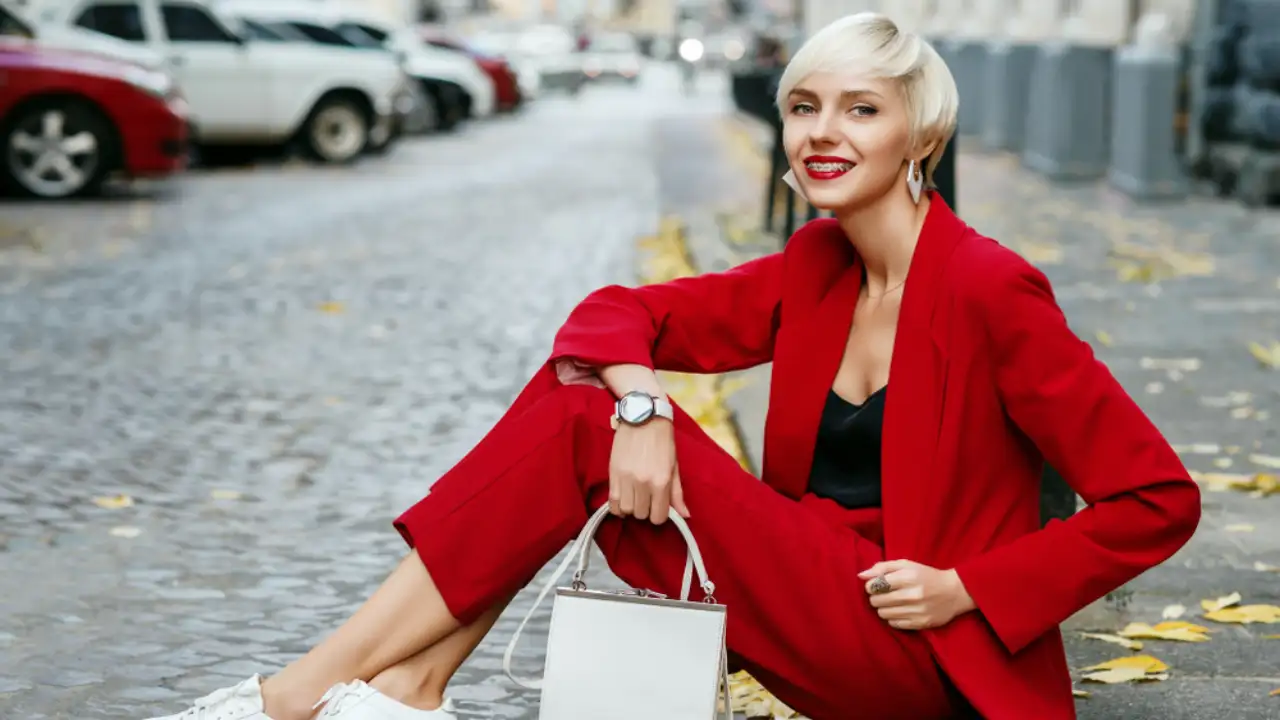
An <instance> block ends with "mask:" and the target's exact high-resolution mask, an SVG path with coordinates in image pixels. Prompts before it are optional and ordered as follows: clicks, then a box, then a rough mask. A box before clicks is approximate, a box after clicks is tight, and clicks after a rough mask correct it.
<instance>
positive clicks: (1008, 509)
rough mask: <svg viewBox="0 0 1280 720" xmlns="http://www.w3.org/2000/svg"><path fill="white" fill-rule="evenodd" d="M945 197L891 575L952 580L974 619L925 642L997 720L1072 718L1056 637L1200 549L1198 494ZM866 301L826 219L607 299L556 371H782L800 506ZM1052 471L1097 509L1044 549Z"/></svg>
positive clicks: (900, 339) (900, 483)
mask: <svg viewBox="0 0 1280 720" xmlns="http://www.w3.org/2000/svg"><path fill="white" fill-rule="evenodd" d="M931 197H932V206H931V208H930V210H929V213H928V217H927V219H926V221H925V224H924V228H923V230H922V231H921V235H920V240H919V243H918V245H917V247H916V250H915V254H914V257H913V258H912V261H911V268H910V272H909V274H908V277H907V283H906V288H905V294H904V296H903V300H902V309H901V314H900V316H899V320H898V330H897V338H896V341H895V345H894V352H893V360H892V363H891V365H890V381H889V382H890V384H891V386H892V387H891V390H890V393H889V395H888V396H886V397H887V398H888V400H887V403H886V407H885V418H884V440H883V445H884V448H883V451H884V459H883V479H882V482H883V491H882V492H883V518H884V545H885V557H886V558H889V559H909V560H914V561H916V562H920V563H924V564H927V565H930V566H933V567H939V568H956V570H957V572H958V573H959V575H960V578H961V579H962V580H963V582H964V585H965V587H966V588H967V589H968V591H969V594H970V595H971V596H972V597H973V600H974V602H975V604H976V605H977V608H978V609H977V611H976V612H971V613H967V614H965V615H963V616H961V617H958V618H956V619H955V620H954V621H952V622H951V623H949V624H948V625H946V626H944V627H941V628H937V629H933V630H927V631H924V632H925V635H926V636H927V637H928V639H929V642H930V644H931V645H932V647H933V649H934V654H935V656H936V657H937V659H938V662H939V663H940V664H941V665H942V667H943V668H944V669H945V671H946V672H947V674H948V675H949V676H950V677H951V679H952V681H953V682H954V683H955V684H956V686H957V687H958V688H959V689H960V691H961V692H962V693H963V694H964V695H965V696H966V697H967V698H968V699H969V701H970V702H971V703H973V705H974V706H975V707H976V708H977V709H978V710H979V712H981V713H982V715H983V716H984V717H987V718H992V719H993V720H1000V719H1002V718H1008V719H1010V720H1023V719H1024V718H1037V719H1038V720H1053V719H1056V718H1073V717H1075V705H1074V701H1073V699H1072V696H1071V678H1070V673H1069V670H1068V667H1067V662H1066V655H1065V652H1064V650H1063V645H1062V635H1061V633H1060V632H1059V629H1058V625H1059V623H1061V622H1062V621H1064V620H1066V619H1067V618H1068V617H1069V616H1071V615H1072V614H1074V613H1075V612H1076V611H1077V610H1080V609H1081V608H1083V607H1084V606H1086V605H1087V604H1089V603H1090V602H1092V601H1094V600H1096V599H1098V598H1100V597H1102V596H1103V595H1105V594H1106V593H1107V592H1110V591H1111V590H1113V589H1115V588H1117V587H1119V586H1120V585H1122V584H1124V583H1125V582H1127V581H1129V580H1130V579H1132V578H1134V577H1135V576H1137V575H1139V574H1140V573H1142V572H1143V571H1145V570H1147V569H1148V568H1150V567H1152V566H1153V565H1157V564H1159V563H1161V562H1163V561H1164V560H1165V559H1167V558H1168V557H1169V556H1170V555H1172V554H1173V553H1174V552H1175V551H1177V550H1178V548H1180V547H1181V546H1182V545H1183V544H1184V543H1185V542H1186V541H1187V540H1188V539H1190V537H1191V535H1192V533H1193V532H1194V531H1195V528H1196V525H1197V524H1198V523H1199V520H1200V492H1199V488H1198V487H1197V485H1196V484H1195V483H1194V482H1193V481H1192V480H1191V479H1190V477H1189V476H1188V473H1187V471H1186V469H1185V468H1184V466H1183V464H1182V462H1181V460H1180V459H1179V458H1178V456H1177V454H1176V453H1175V452H1174V451H1173V449H1172V448H1171V447H1170V446H1169V444H1168V443H1167V442H1166V441H1165V439H1164V438H1163V436H1162V435H1161V433H1160V432H1159V431H1158V430H1157V429H1156V427H1155V426H1154V425H1153V424H1152V423H1151V421H1150V420H1149V419H1148V418H1147V417H1146V416H1145V414H1144V413H1143V412H1142V411H1141V410H1140V409H1139V407H1138V405H1137V404H1136V403H1135V402H1134V401H1133V400H1132V399H1131V398H1130V397H1129V395H1128V394H1127V393H1126V392H1125V391H1124V389H1123V388H1122V387H1121V386H1120V384H1119V383H1118V382H1117V381H1116V380H1115V379H1114V378H1113V377H1112V375H1111V373H1110V372H1109V371H1108V370H1107V368H1106V366H1105V365H1103V364H1102V363H1101V362H1099V361H1098V360H1096V359H1095V358H1094V355H1093V351H1092V349H1091V348H1090V346H1089V345H1088V344H1087V343H1085V342H1084V341H1082V340H1080V339H1079V338H1078V337H1077V336H1076V335H1075V334H1074V333H1072V331H1071V330H1070V329H1069V328H1068V326H1067V322H1066V319H1065V318H1064V316H1063V314H1062V311H1061V310H1060V309H1059V308H1058V305H1057V303H1056V302H1055V300H1054V296H1053V292H1052V290H1051V289H1050V286H1049V282H1048V280H1047V279H1046V278H1045V276H1044V275H1043V274H1042V273H1041V272H1040V271H1039V270H1037V269H1036V268H1035V267H1033V266H1032V265H1030V264H1029V263H1027V262H1026V261H1025V260H1024V259H1023V258H1021V257H1020V256H1018V255H1017V254H1016V253H1014V252H1012V251H1010V250H1008V249H1007V248H1004V247H1002V246H1001V245H999V244H997V243H996V242H995V241H993V240H991V239H989V238H986V237H983V236H982V235H979V234H978V233H977V232H975V231H974V230H973V229H972V228H970V227H968V226H967V225H965V224H964V223H963V222H962V221H961V220H960V219H959V218H957V217H956V216H955V215H954V214H953V213H952V212H951V210H950V208H948V207H947V206H946V204H945V203H944V202H943V201H942V199H941V198H940V197H938V196H937V195H936V194H931ZM860 282H861V272H860V269H859V266H858V259H857V257H856V256H855V254H854V252H853V248H852V245H851V244H850V242H849V241H848V240H847V239H846V237H845V235H844V233H843V231H841V229H840V227H839V225H838V224H837V223H836V222H835V221H834V220H830V219H821V220H815V221H812V222H810V223H808V224H806V225H804V226H803V227H801V228H800V229H799V230H798V231H797V232H796V234H795V235H794V236H793V237H792V239H791V241H790V242H789V243H788V245H787V247H786V249H785V250H784V251H783V252H779V253H776V254H773V255H769V256H767V257H763V258H760V259H757V260H753V261H751V262H748V263H745V264H743V265H741V266H739V267H736V268H733V269H731V270H728V271H725V272H721V273H713V274H707V275H702V276H698V277H693V278H685V279H679V280H675V281H672V282H668V283H663V284H660V285H652V286H647V287H641V288H622V287H607V288H604V289H601V290H598V291H596V292H594V293H593V294H591V295H590V296H589V297H587V299H586V300H585V301H583V302H582V303H581V304H580V305H579V306H578V307H577V308H576V309H575V310H574V311H573V312H572V313H571V315H570V317H569V320H568V322H567V323H566V324H565V325H564V327H563V328H562V329H561V331H560V333H559V334H558V335H557V338H556V343H555V348H554V351H553V360H560V359H565V358H569V359H573V360H575V361H577V362H580V363H585V364H590V365H596V366H603V365H609V364H616V363H637V364H641V365H647V366H649V367H652V368H655V369H660V370H671V371H678V372H689V373H720V372H724V371H729V370H739V369H743V368H747V367H751V366H755V365H760V364H763V363H766V362H769V361H773V377H772V382H771V386H770V405H769V414H768V419H767V421H766V427H765V459H764V468H763V473H762V479H763V480H764V482H766V483H768V484H769V485H770V486H771V487H773V488H774V489H776V490H777V491H778V492H780V493H783V494H784V495H787V496H790V497H799V496H801V495H802V494H803V493H804V492H805V489H806V485H807V481H808V476H809V470H810V465H811V463H812V459H813V449H814V443H815V437H816V433H817V427H818V420H819V417H820V415H821V413H822V406H823V402H824V401H825V399H826V396H827V391H828V389H829V388H830V387H831V384H832V381H833V380H834V379H835V375H836V370H837V368H838V367H839V364H840V360H841V356H842V353H843V350H844V346H845V342H846V340H847V338H848V332H849V329H850V324H851V322H852V318H853V309H854V305H855V303H856V301H857V297H858V288H859V284H860ZM1045 460H1047V461H1048V462H1049V463H1050V464H1051V465H1052V466H1053V467H1054V468H1055V469H1056V470H1058V471H1059V472H1060V473H1061V474H1062V476H1063V477H1064V478H1065V480H1066V481H1067V482H1068V483H1069V484H1070V485H1071V487H1073V488H1074V489H1075V490H1076V492H1077V493H1079V495H1080V496H1081V497H1083V498H1084V500H1085V502H1086V503H1087V504H1088V507H1086V508H1085V509H1084V510H1081V511H1080V512H1078V513H1076V514H1075V515H1074V516H1073V517H1071V518H1070V519H1068V520H1066V521H1056V520H1055V521H1052V522H1050V523H1049V524H1048V525H1047V526H1045V527H1044V528H1043V529H1042V528H1041V527H1040V503H1039V489H1040V475H1041V472H1042V469H1043V464H1044V461H1045ZM797 602H799V601H797ZM798 608H799V605H797V611H798Z"/></svg>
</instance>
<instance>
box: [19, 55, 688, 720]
mask: <svg viewBox="0 0 1280 720" xmlns="http://www.w3.org/2000/svg"><path fill="white" fill-rule="evenodd" d="M691 102H693V101H690V100H688V99H686V98H682V97H681V96H680V95H679V94H678V91H677V90H675V88H674V81H672V80H670V79H669V78H666V76H665V75H658V76H655V77H651V78H649V79H648V82H647V83H646V85H645V86H643V87H641V88H640V89H638V90H627V89H620V88H619V89H614V88H599V89H592V90H589V91H588V92H587V93H585V94H584V95H583V96H582V97H580V98H578V99H577V100H569V99H558V98H547V99H545V100H543V101H540V102H539V103H537V104H535V105H534V106H533V107H531V108H530V109H529V110H528V111H527V112H525V113H522V114H521V115H518V116H515V117H510V118H498V119H495V120H492V121H490V122H487V123H483V124H477V125H475V126H473V127H469V128H467V129H466V130H464V131H463V132H462V133H461V134H459V135H456V136H450V137H437V138H428V139H424V140H421V141H410V142H407V143H406V144H405V146H403V147H401V148H399V149H397V150H396V151H395V152H393V153H392V155H391V156H389V157H388V158H384V159H377V160H369V161H367V162H364V163H362V164H361V165H359V166H358V167H355V168H347V169H335V170H329V169H319V168H314V167H303V168H295V167H287V166H286V167H278V168H261V169H257V170H229V171H219V172H211V173H206V174H193V175H192V176H190V177H188V178H185V179H183V180H181V181H180V182H177V183H173V184H171V186H168V187H163V186H162V187H161V188H159V189H155V190H153V191H149V192H150V193H151V194H148V193H146V192H144V193H142V194H139V195H136V196H125V197H122V198H117V199H115V200H113V201H108V202H100V201H95V202H85V203H80V204H72V205H56V206H55V205H26V204H18V203H12V202H8V203H5V205H4V209H3V213H4V216H5V218H4V220H3V222H2V223H0V343H2V346H0V350H2V351H3V357H4V358H5V359H6V360H5V369H4V381H3V383H0V577H3V578H4V580H3V583H0V717H4V718H13V719H14V720H19V719H21V720H37V719H40V718H74V719H75V720H98V719H105V718H141V717H146V716H148V715H150V714H154V713H156V712H158V711H161V710H168V711H172V709H177V708H180V707H182V706H183V704H184V701H185V700H187V699H189V698H192V697H194V696H198V695H201V694H204V693H206V692H208V691H211V690H213V689H215V688H217V687H221V686H223V685H227V684H229V683H232V682H234V681H236V680H238V679H241V678H243V677H244V676H247V675H248V674H250V673H253V672H270V671H272V670H273V669H275V668H278V667H280V666H281V665H283V664H284V663H286V662H288V661H289V660H290V659H292V658H293V657H295V656H296V655H297V654H298V653H300V652H302V651H304V650H306V649H307V648H308V647H309V646H311V645H312V644H314V643H315V642H316V641H317V640H318V639H320V638H322V637H323V636H325V635H326V634H327V633H328V632H330V631H331V629H332V628H333V627H334V626H335V625H336V624H337V623H338V622H340V621H341V620H342V619H343V618H344V617H346V616H347V615H348V614H349V613H350V612H352V611H353V610H354V609H355V608H356V607H357V606H358V604H359V603H360V602H361V601H362V600H363V598H365V597H366V596H367V595H368V594H369V593H370V592H371V591H372V590H373V589H374V588H375V587H376V586H377V584H378V583H379V582H380V581H381V580H382V578H383V577H384V576H385V574H386V573H387V572H389V570H390V569H391V568H392V567H393V566H394V563H395V562H396V561H397V559H398V558H399V557H401V556H402V555H403V553H404V546H403V543H402V541H401V540H400V538H399V537H398V535H396V533H395V532H394V531H393V530H392V528H391V526H390V520H391V519H392V518H393V517H394V516H395V515H396V514H398V512H400V511H401V510H403V509H404V508H405V507H407V506H408V505H409V504H411V503H412V502H414V501H415V500H416V499H418V498H419V497H421V496H422V495H423V494H424V493H425V492H426V491H427V489H428V488H429V487H430V484H431V482H432V480H433V479H434V478H435V477H437V476H438V475H439V474H440V472H441V471H442V470H444V469H445V468H447V467H448V466H449V465H450V464H451V463H452V462H454V461H456V460H457V459H458V458H459V457H461V455H462V454H463V453H464V452H465V451H466V450H467V449H468V448H469V447H470V446H471V445H472V444H474V442H475V441H476V440H478V439H479V437H480V435H481V434H482V433H483V432H484V431H486V430H487V429H488V428H489V427H490V426H491V425H492V423H493V422H494V421H495V420H496V419H497V417H498V416H499V414H500V413H501V411H502V410H503V409H504V407H505V405H506V404H507V403H508V402H509V401H510V400H511V399H512V398H513V397H514V393H515V392H516V391H517V390H518V389H519V388H520V387H521V386H522V384H523V381H524V380H525V379H526V378H527V377H528V375H529V374H530V372H531V371H532V370H533V369H535V368H536V366H537V365H538V364H539V363H540V362H542V360H543V359H544V357H545V354H546V352H547V350H548V349H549V345H550V340H551V336H552V334H553V332H554V331H555V329H556V327H558V325H559V323H560V322H561V321H562V320H563V318H564V316H565V314H566V313H567V312H568V310H569V309H570V307H571V306H572V305H573V303H575V302H576V301H577V300H579V299H580V298H581V297H582V296H584V295H585V294H586V293H587V292H588V291H589V290H591V289H593V288H595V287H597V286H599V285H602V284H605V283H608V282H617V281H623V282H628V281H630V278H631V277H632V275H631V273H632V271H633V267H632V261H633V249H634V242H635V240H636V238H637V237H638V236H640V235H644V234H649V233H652V232H654V231H655V229H656V225H657V221H658V213H659V207H658V198H657V182H656V177H655V173H654V162H653V155H652V151H653V143H654V141H655V138H654V135H653V132H652V127H653V122H654V120H655V119H656V118H658V117H660V116H663V115H664V114H670V113H677V114H679V113H684V112H688V110H687V108H689V107H692V106H691V105H690V103H691ZM694 105H696V102H694ZM117 494H127V495H129V496H131V497H132V498H134V499H135V501H136V502H135V504H134V505H133V506H132V507H128V508H123V509H116V510H108V509H102V508H99V507H98V506H97V505H95V504H94V502H93V499H94V498H95V497H98V496H114V495H117ZM234 494H240V496H239V497H238V498H235V499H226V498H227V497H229V496H230V495H234ZM219 498H222V499H219ZM121 528H126V529H124V530H121ZM130 529H136V530H130ZM113 531H115V532H116V533H117V534H113ZM131 532H140V534H138V535H137V536H136V537H120V536H118V535H119V534H123V535H128V534H130V533H131ZM596 567H597V568H600V567H603V563H600V562H597V563H596ZM540 580H541V578H540ZM602 582H607V581H605V580H603V579H602ZM531 599H532V594H531V593H530V592H526V593H525V594H523V595H522V596H520V598H518V599H517V601H516V603H515V604H514V605H513V607H512V609H511V610H510V611H509V612H508V613H507V615H506V616H505V617H504V618H503V619H502V620H501V621H500V623H499V625H498V627H497V628H496V630H495V632H494V633H493V634H492V635H491V637H490V638H489V639H488V640H487V641H486V643H485V644H484V645H483V646H482V647H481V648H480V650H479V651H478V652H477V653H476V655H475V656H474V657H473V658H472V660H471V661H470V662H469V663H468V665H467V666H466V667H464V669H463V671H462V673H461V674H460V675H459V676H458V677H457V678H456V681H455V683H454V685H453V687H452V688H451V694H452V695H453V696H454V697H455V698H456V699H457V700H458V701H459V706H460V708H461V710H462V712H463V714H464V717H501V718H524V717H532V711H531V710H530V707H531V706H532V705H533V704H534V703H535V702H536V696H535V695H534V694H532V693H528V692H520V691H517V690H516V689H515V688H514V687H513V686H512V685H511V683H509V682H508V681H507V680H506V678H505V677H503V676H502V674H501V670H500V668H501V661H500V658H501V651H502V649H503V647H504V646H505V643H506V640H507V639H508V637H509V633H510V631H511V630H512V629H513V627H514V623H515V622H516V621H518V619H519V617H520V616H521V615H522V614H523V612H524V610H525V609H526V608H527V603H528V602H529V601H530V600H531ZM545 622H546V615H545V614H544V615H543V617H542V619H541V621H540V627H535V628H534V634H533V637H532V639H531V640H530V641H529V643H528V644H527V645H526V646H525V647H524V648H523V650H522V652H521V654H520V656H519V659H520V661H521V667H522V669H523V670H524V671H525V672H530V671H536V668H537V667H539V660H540V650H541V647H540V646H541V642H540V640H539V639H538V633H537V631H538V630H539V629H544V628H545Z"/></svg>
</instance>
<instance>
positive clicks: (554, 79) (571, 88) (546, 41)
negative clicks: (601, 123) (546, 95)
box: [511, 25, 587, 95]
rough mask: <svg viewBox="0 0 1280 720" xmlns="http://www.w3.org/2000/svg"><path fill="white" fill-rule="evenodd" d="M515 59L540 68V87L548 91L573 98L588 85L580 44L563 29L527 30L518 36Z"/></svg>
mask: <svg viewBox="0 0 1280 720" xmlns="http://www.w3.org/2000/svg"><path fill="white" fill-rule="evenodd" d="M511 55H512V56H513V57H514V58H516V59H518V60H519V61H520V62H522V63H528V64H529V65H531V66H532V67H534V68H537V73H538V85H539V87H541V88H542V89H544V90H564V91H566V92H568V93H569V94H571V95H572V94H577V93H578V91H579V90H581V89H582V86H583V84H585V83H586V80H587V76H586V74H585V73H583V66H582V59H583V58H582V53H579V52H578V45H577V40H575V39H574V37H573V35H572V34H571V33H570V32H569V31H568V30H565V29H564V28H562V27H560V26H559V25H534V26H533V27H529V28H526V29H524V30H523V31H521V32H520V33H519V34H518V35H517V36H516V39H515V43H514V47H513V48H512V51H511Z"/></svg>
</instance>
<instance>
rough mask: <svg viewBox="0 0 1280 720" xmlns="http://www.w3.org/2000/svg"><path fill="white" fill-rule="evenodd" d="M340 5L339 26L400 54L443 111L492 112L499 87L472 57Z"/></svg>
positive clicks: (472, 114) (469, 115) (463, 114)
mask: <svg viewBox="0 0 1280 720" xmlns="http://www.w3.org/2000/svg"><path fill="white" fill-rule="evenodd" d="M339 7H340V8H341V10H340V11H339V13H340V15H341V18H340V20H339V22H338V24H337V26H336V27H337V29H338V30H340V31H343V32H360V33H364V34H365V35H368V36H369V37H372V38H373V39H375V40H377V41H378V42H380V43H382V44H383V45H384V46H385V47H387V48H390V49H391V50H392V51H394V52H397V53H399V54H400V55H401V57H402V58H404V60H405V63H406V65H405V67H406V68H407V69H408V71H409V73H410V74H411V75H413V76H414V77H415V78H417V79H418V80H419V82H420V83H421V84H422V89H423V91H424V92H425V93H426V94H427V95H428V97H430V98H432V100H433V102H436V103H438V109H439V111H440V112H442V113H452V112H453V108H454V107H455V106H461V118H459V119H462V118H482V117H488V116H489V115H492V114H493V112H494V109H495V108H496V105H497V89H496V88H495V87H494V84H493V81H492V80H491V79H490V78H489V76H488V75H486V74H485V73H484V71H483V70H481V69H480V68H479V67H478V66H477V65H476V63H475V62H474V61H472V60H471V59H470V58H467V57H465V56H463V55H461V54H459V53H456V52H452V51H449V50H443V49H441V48H436V47H432V46H430V45H428V44H426V43H424V42H422V39H421V38H420V37H418V35H417V33H416V32H415V30H414V29H413V28H412V27H410V26H408V25H396V24H393V23H389V22H387V21H386V20H385V19H383V18H381V17H379V16H377V15H375V14H372V13H361V12H359V11H357V10H355V9H354V7H353V6H351V5H347V4H342V5H340V6H339Z"/></svg>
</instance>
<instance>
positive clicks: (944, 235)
mask: <svg viewBox="0 0 1280 720" xmlns="http://www.w3.org/2000/svg"><path fill="white" fill-rule="evenodd" d="M930 197H931V199H932V204H931V206H930V208H929V213H928V215H927V216H926V218H925V223H924V227H923V228H922V229H921V231H920V238H919V241H918V242H917V244H916V249H915V253H914V254H913V255H912V258H911V268H910V270H909V271H908V273H907V283H906V287H905V288H904V289H903V297H902V308H901V310H900V311H899V314H898V328H897V334H896V336H895V340H894V346H893V360H892V361H891V362H890V366H889V390H888V392H887V393H886V395H885V417H884V436H883V440H882V443H881V451H882V453H883V461H882V464H881V486H882V490H881V496H882V503H883V511H884V545H885V556H886V557H889V558H909V559H919V560H920V561H925V560H926V559H927V557H928V556H929V555H930V554H932V549H931V548H927V547H923V546H922V543H923V542H924V539H925V538H929V537H935V538H941V537H943V535H942V534H940V533H937V532H936V531H931V532H926V530H927V528H926V527H924V526H925V525H926V524H932V523H935V522H937V520H938V518H936V517H934V515H935V514H934V513H932V512H929V511H928V509H929V508H931V507H932V506H933V503H931V502H929V499H930V498H934V499H937V500H942V499H944V498H945V497H946V494H947V493H945V492H943V490H944V488H941V487H940V485H941V484H944V483H946V482H948V481H949V477H950V473H949V472H947V471H946V469H944V468H938V467H935V463H934V460H935V457H936V454H937V448H938V439H939V438H938V434H939V432H940V431H941V427H942V417H943V409H944V403H945V399H946V395H947V383H948V379H949V378H948V365H947V359H948V358H947V335H946V333H947V328H948V327H949V323H947V322H945V318H946V313H945V312H940V310H945V309H946V307H947V306H949V302H950V301H949V298H948V295H947V288H944V287H942V282H943V272H942V271H943V269H944V268H945V267H946V265H947V261H948V260H949V259H950V257H951V253H952V252H953V251H954V250H955V248H956V245H957V243H958V242H959V240H960V239H961V237H962V236H963V232H964V228H965V226H964V223H962V222H961V221H960V220H959V218H957V217H956V216H955V214H954V213H952V212H951V209H950V208H949V207H947V205H946V203H945V202H944V201H943V200H942V198H941V197H939V196H938V194H937V193H930ZM951 381H952V382H963V378H954V379H951ZM922 553H923V555H921V554H922Z"/></svg>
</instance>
